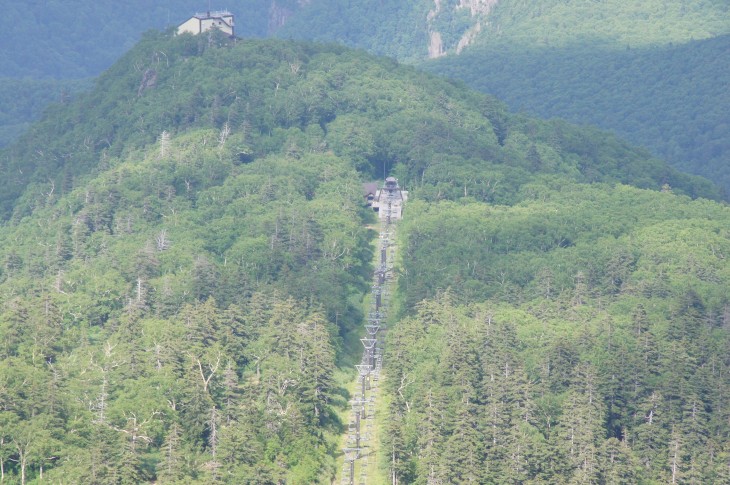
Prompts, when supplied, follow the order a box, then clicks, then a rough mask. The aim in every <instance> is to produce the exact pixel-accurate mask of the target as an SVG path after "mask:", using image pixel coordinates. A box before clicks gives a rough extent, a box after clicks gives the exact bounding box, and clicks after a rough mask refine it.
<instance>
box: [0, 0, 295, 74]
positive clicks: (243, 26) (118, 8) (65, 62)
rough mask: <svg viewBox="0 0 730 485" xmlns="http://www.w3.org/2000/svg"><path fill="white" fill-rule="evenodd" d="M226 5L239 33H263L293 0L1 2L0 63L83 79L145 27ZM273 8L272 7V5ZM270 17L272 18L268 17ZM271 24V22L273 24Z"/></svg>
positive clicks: (7, 68) (18, 70)
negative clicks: (223, 1) (0, 40)
mask: <svg viewBox="0 0 730 485" xmlns="http://www.w3.org/2000/svg"><path fill="white" fill-rule="evenodd" d="M208 5H212V7H213V9H214V10H220V9H223V8H227V9H229V10H232V11H233V12H234V13H235V14H236V28H237V29H238V32H239V33H240V35H242V36H246V37H251V36H253V37H261V36H264V35H266V34H267V33H268V30H269V25H270V23H271V22H272V21H273V20H274V19H275V18H279V19H280V20H281V17H282V16H284V17H286V15H287V13H288V14H289V15H290V14H291V13H292V12H293V11H294V10H295V9H296V8H297V5H298V2H297V1H296V0H277V1H273V0H232V1H230V2H227V3H226V5H217V4H216V3H213V4H210V3H209V2H201V1H195V0H162V1H156V2H153V3H150V2H146V1H142V0H131V1H127V2H114V1H111V0H100V1H93V2H92V1H89V0H68V1H64V2H25V3H20V2H8V3H7V4H5V5H3V15H2V16H0V30H1V31H2V32H3V45H2V47H0V64H2V66H3V76H7V77H35V78H47V77H55V78H86V77H91V76H97V75H98V74H99V73H100V72H101V71H102V70H104V69H106V68H107V67H109V66H111V65H112V63H114V61H116V59H117V58H119V56H121V55H122V54H123V53H124V52H126V51H127V50H129V49H130V48H131V47H132V46H133V45H135V43H136V42H137V41H138V40H139V37H140V35H141V34H142V32H144V31H146V30H148V29H152V28H154V29H164V28H167V27H171V26H177V25H178V24H179V23H181V22H183V21H184V20H186V19H188V18H189V17H190V16H192V15H193V14H194V13H195V12H200V11H205V9H206V8H207V7H208ZM274 7H276V8H274ZM271 16H273V19H270V17H271ZM275 25H276V23H275V22H274V24H273V25H271V27H272V29H273V28H274V27H275Z"/></svg>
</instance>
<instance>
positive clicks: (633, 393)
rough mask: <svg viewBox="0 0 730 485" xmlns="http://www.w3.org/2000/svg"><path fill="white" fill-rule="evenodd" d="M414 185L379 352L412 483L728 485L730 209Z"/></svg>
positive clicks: (399, 460) (596, 195)
mask: <svg viewBox="0 0 730 485" xmlns="http://www.w3.org/2000/svg"><path fill="white" fill-rule="evenodd" d="M420 190H421V189H419V190H417V191H415V192H414V193H413V198H414V199H417V200H413V201H412V202H410V203H409V205H408V213H407V217H406V219H404V221H403V222H402V223H401V225H400V227H399V234H400V236H399V239H400V240H399V244H398V246H399V255H400V258H401V267H400V269H399V276H398V282H399V284H398V290H399V293H398V296H397V299H396V301H397V302H398V304H399V306H400V308H401V310H400V314H399V316H398V318H394V322H395V323H394V326H393V327H392V329H391V330H390V332H389V334H388V346H387V352H386V357H385V362H386V372H387V375H388V378H387V380H386V382H387V386H388V395H389V403H390V407H389V409H388V413H389V416H388V419H387V424H386V425H385V426H386V430H387V432H386V434H385V440H386V442H385V443H384V448H385V449H384V450H383V452H382V456H381V458H380V460H381V463H385V464H384V465H383V468H384V469H387V471H388V473H390V474H395V476H396V477H398V479H399V481H401V482H404V483H462V482H475V483H536V484H537V483H546V484H547V483H606V484H608V483H612V484H614V483H616V484H618V483H620V484H634V483H726V482H727V481H728V479H730V448H728V443H729V442H730V426H728V406H727V403H728V398H729V397H730V360H729V359H728V349H730V293H728V284H729V283H730V272H729V271H728V268H729V266H728V264H727V262H726V258H727V255H728V252H729V251H730V233H728V231H727V227H728V223H729V222H730V211H729V210H728V208H727V206H726V205H720V204H717V203H714V202H710V201H706V200H700V201H690V200H688V199H687V198H686V197H683V196H677V195H674V194H671V193H669V192H664V193H656V192H649V191H645V190H639V189H636V188H632V187H627V186H621V185H619V186H614V187H608V186H605V185H602V184H593V185H576V184H574V183H566V182H565V181H564V180H560V181H557V180H555V179H552V178H548V179H545V180H543V181H535V182H534V183H532V184H529V185H526V186H524V187H523V189H522V190H521V192H520V198H521V201H520V202H519V203H516V204H513V205H510V206H493V205H486V204H483V203H478V202H474V201H473V200H468V199H462V200H458V199H457V200H441V201H432V202H428V201H426V200H424V198H423V197H422V196H420Z"/></svg>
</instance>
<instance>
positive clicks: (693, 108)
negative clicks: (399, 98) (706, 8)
mask: <svg viewBox="0 0 730 485" xmlns="http://www.w3.org/2000/svg"><path fill="white" fill-rule="evenodd" d="M728 51H730V36H728V35H725V36H721V37H716V38H713V39H708V40H702V41H699V40H698V41H694V42H689V43H686V44H681V45H667V46H662V47H654V48H651V49H647V48H638V49H636V48H632V49H618V50H616V49H606V48H594V47H592V46H582V47H580V46H572V47H570V48H555V47H548V48H529V49H521V48H517V47H515V46H513V45H512V46H511V45H507V44H500V45H499V46H488V47H487V46H485V47H476V48H474V49H470V50H467V51H465V52H464V53H462V54H461V55H460V56H453V57H447V58H445V59H442V60H438V61H436V62H431V63H424V64H423V65H422V67H424V68H425V69H427V70H429V71H432V72H436V73H439V74H441V75H445V76H448V77H451V78H454V79H461V80H463V81H464V82H466V83H467V84H469V85H470V86H472V87H474V88H476V89H478V90H480V91H482V92H485V93H490V94H492V95H494V96H496V97H497V98H499V99H500V100H502V101H504V102H506V103H507V104H508V105H509V106H510V108H511V109H512V110H514V111H522V112H525V113H530V114H535V115H538V116H540V117H545V118H552V117H559V118H562V119H566V120H569V121H572V122H574V123H582V124H591V125H595V126H599V127H601V128H604V129H610V130H613V131H615V132H616V133H617V134H618V135H619V136H621V137H622V138H624V139H626V140H629V141H631V142H632V143H636V144H639V145H641V146H645V147H647V148H649V149H651V150H652V152H653V153H656V154H657V155H659V156H661V157H662V158H663V159H665V160H667V161H668V162H670V163H671V164H672V165H673V166H675V167H677V168H679V169H681V170H683V171H686V172H689V173H695V174H698V175H703V176H705V177H707V178H710V179H712V180H714V181H716V182H717V183H719V184H720V185H722V186H723V187H724V188H725V189H726V190H727V189H728V188H730V172H729V171H728V170H729V169H728V164H727V159H728V154H729V153H730V145H729V143H730V141H729V140H730V116H729V115H728V113H730V94H729V93H728V90H727V89H726V88H725V86H724V83H722V82H720V80H722V79H728V78H730V68H729V67H728V63H727V62H722V61H721V59H723V58H724V57H726V53H727V52H728Z"/></svg>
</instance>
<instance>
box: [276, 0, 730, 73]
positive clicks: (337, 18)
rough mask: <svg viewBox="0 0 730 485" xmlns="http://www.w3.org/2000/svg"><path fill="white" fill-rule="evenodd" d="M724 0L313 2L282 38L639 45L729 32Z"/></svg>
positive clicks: (409, 46)
mask: <svg viewBox="0 0 730 485" xmlns="http://www.w3.org/2000/svg"><path fill="white" fill-rule="evenodd" d="M729 9H730V6H728V4H727V2H723V1H717V0H714V1H713V0H705V1H698V2H687V1H684V0H671V1H659V0H651V1H642V2H625V1H621V0H604V1H600V2H595V1H589V0H567V1H565V0H537V1H535V0H532V1H524V0H486V1H484V0H481V1H478V0H470V1H463V0H443V1H438V2H434V1H430V0H429V1H427V0H419V1H416V2H382V1H380V0H365V1H360V2H341V1H339V0H314V1H312V2H311V5H309V6H307V7H306V8H303V9H301V10H300V11H299V12H298V13H297V15H295V16H293V17H292V18H291V20H290V21H289V22H288V23H287V24H286V25H284V26H283V28H281V29H280V30H279V31H278V32H277V35H280V36H286V37H293V38H300V39H317V40H326V41H337V42H341V43H344V44H346V45H350V46H353V47H360V48H365V49H367V50H368V51H370V52H375V53H378V54H384V55H388V56H391V57H397V58H398V59H401V60H418V59H424V58H426V57H428V55H429V43H430V41H431V37H430V36H431V34H433V33H436V32H438V34H439V37H440V38H441V41H442V43H443V52H445V53H455V52H456V51H457V48H458V46H459V43H460V41H462V40H463V39H465V38H467V37H468V38H470V39H471V40H470V42H469V43H471V44H476V45H480V44H487V45H489V44H492V43H494V42H500V43H506V44H509V45H511V46H515V47H516V48H527V47H534V46H535V45H540V46H553V47H558V46H562V47H566V46H571V47H572V46H577V45H586V44H588V45H592V46H611V47H617V46H618V47H621V48H624V47H626V46H631V47H641V46H652V45H653V46H657V45H664V44H668V43H672V42H674V43H682V42H688V41H690V40H692V39H698V40H699V39H706V38H711V37H715V36H718V35H723V34H727V33H730V20H729V19H730V15H728V14H729V13H730V10H729Z"/></svg>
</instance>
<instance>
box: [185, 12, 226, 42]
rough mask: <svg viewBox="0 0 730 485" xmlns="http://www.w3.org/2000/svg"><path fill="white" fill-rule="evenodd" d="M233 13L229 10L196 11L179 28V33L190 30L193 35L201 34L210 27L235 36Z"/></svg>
mask: <svg viewBox="0 0 730 485" xmlns="http://www.w3.org/2000/svg"><path fill="white" fill-rule="evenodd" d="M233 26H234V23H233V14H232V13H231V12H229V11H227V10H223V11H219V12H205V13H196V14H195V15H193V16H192V17H190V18H189V19H188V20H186V21H185V22H183V23H182V24H180V26H179V27H178V28H177V33H178V34H183V33H185V32H189V33H191V34H193V35H195V34H201V33H203V32H206V31H208V30H210V29H219V30H220V31H221V32H223V33H225V34H228V35H230V36H231V37H233V35H234V34H235V32H234V27H233Z"/></svg>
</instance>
